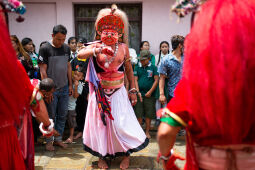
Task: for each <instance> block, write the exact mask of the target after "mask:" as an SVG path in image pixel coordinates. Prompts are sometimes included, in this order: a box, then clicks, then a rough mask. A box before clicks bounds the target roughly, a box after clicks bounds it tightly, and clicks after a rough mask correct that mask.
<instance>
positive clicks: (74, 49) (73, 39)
mask: <svg viewBox="0 0 255 170" xmlns="http://www.w3.org/2000/svg"><path fill="white" fill-rule="evenodd" d="M68 46H69V47H70V49H71V55H70V57H71V58H72V60H73V59H74V58H76V57H77V54H78V52H77V38H76V37H70V38H69V39H68Z"/></svg>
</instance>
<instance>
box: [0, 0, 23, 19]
mask: <svg viewBox="0 0 255 170" xmlns="http://www.w3.org/2000/svg"><path fill="white" fill-rule="evenodd" d="M0 5H1V6H2V7H3V9H2V10H1V11H3V12H5V13H7V12H15V13H17V14H19V17H18V18H17V19H16V21H17V22H23V21H24V18H23V17H21V16H20V15H23V14H24V13H25V12H26V6H25V5H24V4H23V3H22V2H21V1H19V0H3V1H2V2H0Z"/></svg>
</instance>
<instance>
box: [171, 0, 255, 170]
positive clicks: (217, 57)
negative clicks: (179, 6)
mask: <svg viewBox="0 0 255 170" xmlns="http://www.w3.org/2000/svg"><path fill="white" fill-rule="evenodd" d="M194 44H196V45H195V46H194ZM167 107H168V108H169V110H171V111H172V112H174V113H176V114H177V115H179V116H180V117H181V118H182V119H183V120H185V122H186V123H188V127H187V131H188V132H189V133H190V138H188V144H187V165H186V169H189V170H192V169H197V167H195V164H196V162H195V160H194V159H193V158H195V155H194V152H193V151H192V144H193V143H194V142H195V143H197V144H199V145H203V146H210V145H229V144H252V145H254V144H255V116H254V113H255V1H240V0H224V1H222V0H211V1H208V2H206V3H205V4H204V5H203V6H202V8H201V11H200V12H199V14H198V15H197V16H196V19H195V23H194V25H193V27H192V29H191V32H190V34H189V35H188V36H187V38H186V39H185V59H184V66H183V78H182V80H181V81H180V83H179V84H178V86H177V88H176V91H175V97H174V98H173V99H172V100H171V102H170V103H169V104H168V106H167Z"/></svg>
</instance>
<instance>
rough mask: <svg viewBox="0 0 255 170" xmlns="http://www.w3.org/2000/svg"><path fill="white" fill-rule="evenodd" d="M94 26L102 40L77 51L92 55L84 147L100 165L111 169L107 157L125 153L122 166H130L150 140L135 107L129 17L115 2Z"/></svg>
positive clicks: (83, 55)
mask: <svg viewBox="0 0 255 170" xmlns="http://www.w3.org/2000/svg"><path fill="white" fill-rule="evenodd" d="M95 28H96V40H99V41H95V42H93V43H92V44H91V45H89V46H87V47H86V48H84V49H82V50H81V51H80V52H79V54H78V57H79V58H90V64H89V67H88V71H87V75H86V80H87V81H89V82H90V94H89V102H88V109H87V115H86V120H85V126H84V133H83V143H84V148H85V150H86V151H88V152H90V153H91V154H93V155H94V156H98V157H99V161H98V167H99V168H102V169H105V168H108V165H107V163H106V161H105V158H106V157H110V158H115V157H117V156H124V158H123V161H122V162H121V163H120V168H121V169H127V168H128V166H129V155H130V154H131V153H132V152H137V151H139V150H141V149H143V148H145V147H146V146H147V145H148V142H149V140H148V139H147V138H146V135H145V134H144V132H143V130H142V128H141V126H140V125H139V123H138V121H137V119H136V116H135V114H134V111H133V108H132V105H135V104H136V102H137V98H136V94H137V90H136V89H135V88H134V87H135V84H134V76H133V70H132V66H131V62H130V56H129V50H128V45H127V43H128V20H127V17H126V15H125V13H124V12H122V11H121V10H119V9H117V7H116V5H113V6H112V8H111V9H110V8H106V9H102V10H101V11H100V12H99V14H98V17H97V20H96V23H95ZM124 72H125V73H126V75H127V78H128V80H129V84H130V87H131V89H130V90H129V93H127V91H126V89H125V87H124ZM129 98H130V99H131V102H130V101H129ZM131 104H132V105H131ZM105 115H106V116H105Z"/></svg>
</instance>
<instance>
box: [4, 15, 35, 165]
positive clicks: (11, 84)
mask: <svg viewBox="0 0 255 170" xmlns="http://www.w3.org/2000/svg"><path fill="white" fill-rule="evenodd" d="M0 59H1V62H0V91H1V92H0V93H1V96H0V106H1V114H0V137H1V140H0V146H1V147H0V148H1V149H0V153H1V154H0V169H19V170H22V169H25V164H24V158H23V157H22V152H21V147H20V144H19V141H18V135H17V129H16V128H17V127H18V128H20V127H21V125H22V124H21V121H20V120H22V118H23V116H24V114H27V113H28V111H29V109H30V108H29V103H30V98H31V95H32V91H33V87H32V86H31V84H30V80H29V78H28V76H27V74H26V72H25V70H24V68H23V66H22V65H21V63H20V62H19V61H18V60H17V57H16V54H15V51H14V50H13V48H12V44H11V41H10V37H9V33H8V30H7V27H6V25H5V22H4V21H3V18H2V17H0ZM30 116H31V115H27V117H28V119H27V120H28V122H29V118H30ZM28 128H30V126H28ZM28 135H29V136H30V137H31V135H33V133H32V134H28ZM28 140H30V139H28ZM29 142H33V141H29ZM27 144H28V143H27ZM30 146H31V143H30ZM29 148H30V149H31V147H29ZM23 149H24V148H23ZM27 149H28V148H27ZM29 152H30V151H29ZM29 157H30V158H31V154H30V155H29ZM30 162H31V161H30ZM30 167H31V165H30ZM31 169H33V167H32V168H31Z"/></svg>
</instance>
